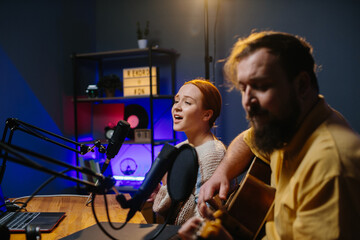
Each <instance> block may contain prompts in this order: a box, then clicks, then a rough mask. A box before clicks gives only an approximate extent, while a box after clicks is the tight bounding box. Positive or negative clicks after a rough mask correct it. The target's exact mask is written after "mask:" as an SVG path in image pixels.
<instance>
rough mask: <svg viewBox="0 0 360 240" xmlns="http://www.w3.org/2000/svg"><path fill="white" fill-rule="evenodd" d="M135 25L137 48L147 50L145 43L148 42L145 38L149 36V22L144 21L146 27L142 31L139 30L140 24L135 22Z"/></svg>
mask: <svg viewBox="0 0 360 240" xmlns="http://www.w3.org/2000/svg"><path fill="white" fill-rule="evenodd" d="M136 25H137V30H136V34H137V39H138V46H139V48H147V42H148V39H147V37H148V36H149V33H150V22H149V21H146V26H145V29H144V31H142V30H141V27H140V22H137V23H136Z"/></svg>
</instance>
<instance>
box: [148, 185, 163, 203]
mask: <svg viewBox="0 0 360 240" xmlns="http://www.w3.org/2000/svg"><path fill="white" fill-rule="evenodd" d="M160 188H161V184H160V183H159V184H158V186H157V187H156V188H155V190H154V191H153V192H152V194H151V195H150V197H149V198H148V199H147V200H146V201H147V202H154V201H155V198H156V195H157V193H158V192H159V190H160Z"/></svg>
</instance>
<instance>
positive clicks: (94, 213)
mask: <svg viewBox="0 0 360 240" xmlns="http://www.w3.org/2000/svg"><path fill="white" fill-rule="evenodd" d="M95 196H96V194H92V199H91V210H92V212H93V215H94V218H95V221H96V224H97V225H98V226H99V228H100V229H101V231H102V232H103V233H104V234H105V235H106V236H108V237H109V238H111V239H114V240H116V239H117V238H115V237H113V236H112V235H111V234H110V233H109V232H108V231H106V230H105V228H104V227H103V226H102V225H101V224H100V221H99V219H98V218H97V216H96V212H95ZM104 201H105V209H106V214H107V217H108V221H109V225H110V226H111V228H113V229H114V230H120V229H122V228H123V227H125V225H126V224H127V221H125V222H124V223H123V224H122V225H121V226H120V227H118V228H116V227H115V226H114V225H113V224H112V223H111V221H110V216H109V211H108V204H107V200H106V195H105V194H104Z"/></svg>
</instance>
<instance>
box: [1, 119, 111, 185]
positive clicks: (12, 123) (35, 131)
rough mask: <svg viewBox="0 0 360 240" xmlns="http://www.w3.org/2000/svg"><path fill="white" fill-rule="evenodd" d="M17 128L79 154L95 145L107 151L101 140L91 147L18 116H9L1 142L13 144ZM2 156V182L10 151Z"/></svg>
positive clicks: (90, 149)
mask: <svg viewBox="0 0 360 240" xmlns="http://www.w3.org/2000/svg"><path fill="white" fill-rule="evenodd" d="M9 130H10V133H9V135H8V131H9ZM15 130H20V131H22V132H25V133H27V134H30V135H32V136H35V137H38V138H40V139H43V140H45V141H47V142H51V143H53V144H55V145H58V146H60V147H63V148H66V149H68V150H71V151H74V152H76V153H78V154H81V155H84V154H86V153H88V152H90V151H94V150H93V149H94V148H95V147H97V148H98V150H99V152H100V153H105V151H106V149H105V148H104V146H102V145H101V143H100V140H97V141H95V142H94V146H92V147H89V146H87V145H85V144H82V143H79V142H75V141H73V140H71V139H68V138H65V137H63V136H60V135H57V134H55V133H52V132H49V131H47V130H44V129H41V128H39V127H36V126H34V125H31V124H28V123H26V122H23V121H20V120H19V119H16V118H8V119H7V120H6V122H5V129H4V132H3V136H2V140H1V142H3V143H8V144H11V141H12V138H13V135H14V132H15ZM45 134H46V135H49V136H51V137H54V138H56V139H58V140H62V141H64V142H67V143H71V144H74V145H75V146H76V148H72V147H69V146H67V145H65V144H63V143H60V142H57V141H55V140H53V139H50V138H49V137H47V136H46V135H45ZM7 135H8V139H7V140H6V137H7ZM78 148H79V150H78ZM2 156H3V162H2V166H1V169H0V184H1V182H2V179H3V177H4V173H5V169H6V161H7V159H8V153H7V152H6V151H5V153H4V155H2ZM78 174H79V173H78V172H77V177H78V178H79V175H78Z"/></svg>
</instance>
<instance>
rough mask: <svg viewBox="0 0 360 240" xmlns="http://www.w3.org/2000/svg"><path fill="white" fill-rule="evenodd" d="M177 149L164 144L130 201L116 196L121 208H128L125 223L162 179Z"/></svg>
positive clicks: (122, 196)
mask: <svg viewBox="0 0 360 240" xmlns="http://www.w3.org/2000/svg"><path fill="white" fill-rule="evenodd" d="M177 150H178V148H176V147H174V146H172V145H170V144H165V145H164V147H163V148H162V149H161V152H160V153H159V155H158V157H157V158H156V159H155V161H154V163H153V165H152V167H151V169H150V170H149V171H148V172H147V173H146V175H145V179H144V181H143V183H142V184H141V186H140V188H139V189H138V191H137V192H136V194H135V195H134V197H133V198H132V199H130V200H129V201H127V200H126V199H125V197H124V195H121V194H120V195H117V196H116V199H117V200H118V202H119V203H120V205H121V207H122V208H130V210H129V212H128V215H127V218H126V221H127V222H128V221H129V220H130V219H131V218H132V217H133V216H134V215H135V213H136V212H137V211H140V210H141V208H142V206H143V205H144V203H145V202H146V200H147V199H148V198H149V197H150V195H151V194H152V193H153V192H154V190H155V189H156V187H157V186H158V184H159V183H160V181H161V179H162V177H163V176H164V175H165V173H166V172H167V171H169V169H170V168H171V166H172V164H173V162H174V159H175V158H176V155H177V153H178V151H177Z"/></svg>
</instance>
